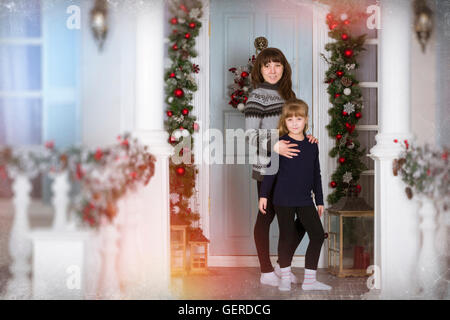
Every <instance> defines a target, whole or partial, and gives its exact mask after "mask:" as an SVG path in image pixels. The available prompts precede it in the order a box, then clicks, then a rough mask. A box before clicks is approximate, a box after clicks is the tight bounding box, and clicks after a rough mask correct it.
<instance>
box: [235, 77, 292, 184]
mask: <svg viewBox="0 0 450 320" xmlns="http://www.w3.org/2000/svg"><path fill="white" fill-rule="evenodd" d="M277 89H278V85H277V84H275V85H272V84H269V83H267V82H264V83H262V84H261V85H260V86H259V87H258V88H256V89H254V90H253V91H252V92H251V93H250V96H249V98H248V100H247V103H246V105H245V109H244V114H245V130H246V131H248V130H252V133H253V134H250V135H249V144H250V145H251V146H252V147H253V148H256V150H257V155H258V158H259V159H258V160H255V161H256V164H253V170H252V178H253V179H256V180H257V181H262V180H263V178H264V176H262V175H261V172H262V171H263V170H264V168H267V164H268V163H269V161H270V150H272V141H271V139H270V136H271V135H270V131H269V130H271V129H277V127H278V120H279V119H280V115H281V110H282V108H283V104H284V102H285V101H284V99H283V98H282V97H281V96H280V94H279V93H278V91H277ZM259 129H266V130H267V131H262V130H259ZM274 142H276V141H274Z"/></svg>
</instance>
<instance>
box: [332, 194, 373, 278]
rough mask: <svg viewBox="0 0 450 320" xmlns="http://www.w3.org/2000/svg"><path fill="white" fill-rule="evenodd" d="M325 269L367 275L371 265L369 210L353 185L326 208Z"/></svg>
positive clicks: (354, 274) (370, 222)
mask: <svg viewBox="0 0 450 320" xmlns="http://www.w3.org/2000/svg"><path fill="white" fill-rule="evenodd" d="M327 216H328V217H327V218H328V219H327V225H328V226H327V230H328V271H329V272H330V273H331V274H333V275H335V276H338V277H347V276H357V277H358V276H359V277H361V276H367V275H369V274H368V273H367V268H368V267H369V266H370V265H371V264H373V248H374V246H373V230H374V224H373V209H372V207H370V206H369V205H368V204H367V203H366V202H365V201H364V199H362V198H358V191H357V190H356V187H352V188H349V195H348V196H347V197H344V198H341V199H340V200H339V201H338V202H337V203H336V204H335V205H334V206H333V207H331V208H328V209H327Z"/></svg>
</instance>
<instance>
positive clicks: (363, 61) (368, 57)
mask: <svg viewBox="0 0 450 320" xmlns="http://www.w3.org/2000/svg"><path fill="white" fill-rule="evenodd" d="M364 48H365V49H366V51H363V52H361V54H360V55H359V56H358V60H359V61H360V62H359V68H358V69H357V70H356V72H355V76H356V79H358V81H359V82H377V79H378V76H377V46H375V45H365V46H364Z"/></svg>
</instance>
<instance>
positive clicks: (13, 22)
mask: <svg viewBox="0 0 450 320" xmlns="http://www.w3.org/2000/svg"><path fill="white" fill-rule="evenodd" d="M40 36H41V5H40V1H39V0H14V1H6V0H1V1H0V38H31V37H36V38H38V37H40Z"/></svg>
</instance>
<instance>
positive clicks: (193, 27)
mask: <svg viewBox="0 0 450 320" xmlns="http://www.w3.org/2000/svg"><path fill="white" fill-rule="evenodd" d="M196 26H197V25H196V24H195V22H191V23H189V28H191V29H195V27H196Z"/></svg>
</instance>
